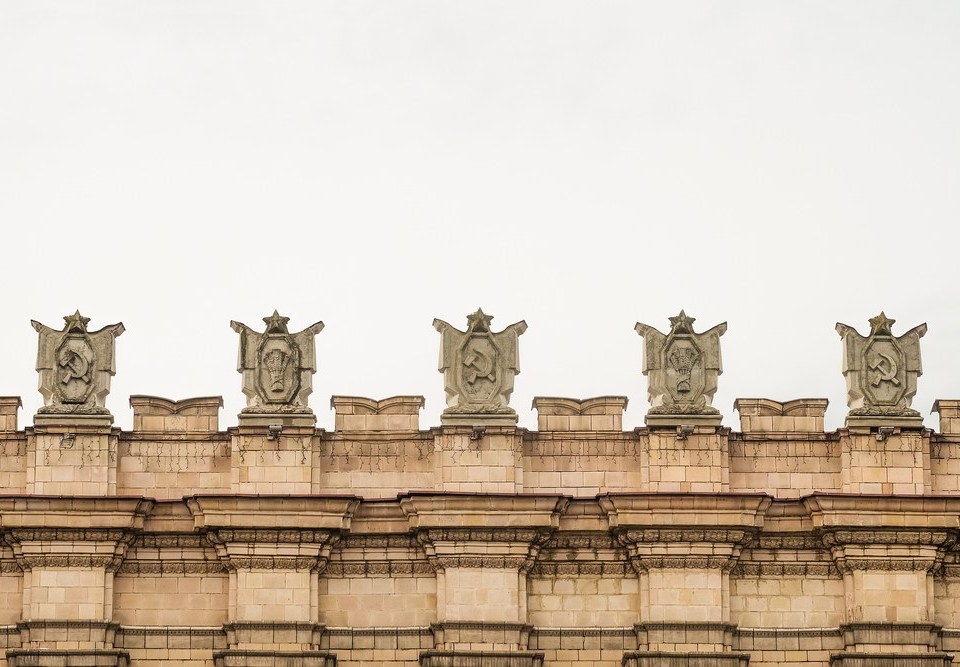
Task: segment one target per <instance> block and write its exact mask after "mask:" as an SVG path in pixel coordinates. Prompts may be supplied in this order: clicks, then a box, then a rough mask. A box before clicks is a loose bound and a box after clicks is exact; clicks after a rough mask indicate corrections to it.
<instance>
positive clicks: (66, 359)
mask: <svg viewBox="0 0 960 667" xmlns="http://www.w3.org/2000/svg"><path fill="white" fill-rule="evenodd" d="M57 364H58V365H59V366H60V368H61V369H62V371H61V375H60V381H61V382H64V383H66V382H69V381H70V380H82V381H83V382H90V378H88V377H87V374H88V372H89V370H90V364H89V363H88V362H87V360H86V359H84V358H83V356H82V355H80V354H79V353H78V352H76V351H75V350H70V349H65V350H62V351H61V352H60V357H59V358H58V359H57Z"/></svg>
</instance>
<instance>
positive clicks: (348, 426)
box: [0, 311, 960, 667]
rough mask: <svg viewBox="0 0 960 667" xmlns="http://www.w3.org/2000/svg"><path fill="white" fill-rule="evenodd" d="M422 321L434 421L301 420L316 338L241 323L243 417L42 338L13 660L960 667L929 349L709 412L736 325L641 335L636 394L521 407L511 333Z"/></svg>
mask: <svg viewBox="0 0 960 667" xmlns="http://www.w3.org/2000/svg"><path fill="white" fill-rule="evenodd" d="M490 319H491V318H490V317H489V316H487V315H485V314H484V313H483V312H482V311H477V313H474V314H473V315H471V316H470V317H469V318H468V326H467V328H466V330H464V331H460V330H459V329H457V328H455V327H454V326H453V325H450V324H448V323H446V322H442V321H439V320H438V321H436V322H435V326H436V328H437V330H438V331H439V332H440V335H441V355H440V364H439V368H440V370H441V372H443V374H444V386H445V389H446V392H447V403H448V405H447V409H446V410H445V411H444V413H443V417H442V419H441V424H440V425H439V426H434V427H432V428H429V429H422V428H421V425H420V423H419V412H420V409H421V408H422V406H423V399H422V397H419V396H395V397H391V398H386V399H383V400H373V399H370V398H362V397H350V396H334V397H333V398H332V399H331V401H330V403H331V406H332V408H333V409H334V410H335V414H336V416H335V428H334V429H333V431H324V430H321V429H317V428H316V420H315V417H314V415H313V412H312V411H311V408H310V407H309V405H308V402H309V395H310V389H311V381H312V375H313V370H314V368H315V363H314V347H313V337H314V336H315V335H316V334H317V333H319V332H320V330H321V329H322V326H323V325H322V324H321V323H317V324H315V325H313V326H312V327H308V328H307V329H304V330H303V331H301V332H299V333H290V332H289V330H288V326H287V320H286V318H283V317H281V316H280V315H278V314H277V313H274V315H273V316H271V317H268V318H264V321H265V325H266V326H265V328H264V330H263V331H262V332H261V331H257V330H255V329H253V328H250V327H247V326H246V325H243V324H241V323H236V322H235V323H233V325H234V328H235V329H236V331H237V332H238V334H239V337H240V341H239V342H240V354H239V363H238V368H239V370H240V373H241V375H242V377H243V391H244V394H245V395H246V396H247V407H246V408H245V409H244V410H243V411H242V412H241V414H240V415H239V417H238V419H237V423H236V424H235V425H231V426H229V427H227V428H226V429H225V430H223V429H221V423H220V415H219V411H220V408H221V406H222V401H221V399H220V398H219V397H203V398H190V399H186V400H180V401H172V400H167V399H164V398H159V397H152V396H133V397H131V398H130V405H131V406H132V408H133V413H134V427H133V430H131V431H122V430H120V429H117V428H115V427H114V426H113V420H112V417H111V416H110V414H109V412H108V411H107V402H106V398H107V396H108V392H109V383H110V377H111V376H112V374H113V373H114V372H115V363H114V345H115V339H116V337H117V336H119V335H120V334H122V333H123V326H122V325H119V324H118V325H113V326H112V327H106V328H104V329H101V330H99V331H90V330H89V329H88V327H87V323H88V321H87V320H86V318H83V317H82V316H80V314H79V313H76V314H75V315H73V316H68V317H67V318H65V320H66V325H65V326H64V327H63V329H62V330H55V329H51V328H49V327H46V326H44V325H42V324H39V323H34V325H35V327H36V328H37V331H38V333H39V338H40V341H39V353H38V361H37V367H38V371H39V373H40V385H41V393H42V394H43V396H44V407H43V408H41V410H40V411H39V412H38V414H37V415H36V416H35V417H34V418H33V424H32V425H30V426H27V427H26V428H24V429H22V430H21V429H20V428H19V426H18V408H19V406H20V400H19V399H18V398H15V397H11V398H0V443H2V448H3V456H2V457H0V489H2V495H0V533H2V544H0V601H2V602H0V643H2V648H3V650H2V651H0V661H2V660H5V661H6V662H5V664H6V665H8V666H9V667H73V666H77V667H81V666H83V667H115V666H121V667H123V666H126V665H128V664H133V665H144V666H145V667H146V666H149V667H168V666H169V667H172V666H173V665H174V664H176V665H178V666H183V667H214V666H215V667H331V666H333V665H340V666H349V667H354V666H360V665H379V666H382V667H397V666H404V667H413V666H419V665H423V666H427V667H533V666H537V665H544V666H545V667H561V666H562V667H572V666H573V665H578V666H587V667H614V666H620V665H628V666H631V667H641V666H644V667H647V666H651V667H652V666H670V667H673V666H681V665H682V666H692V667H701V666H702V667H707V666H714V665H717V666H721V667H728V666H729V667H734V666H736V667H741V666H745V665H748V664H749V665H751V666H753V667H768V666H770V667H772V666H773V665H792V666H796V667H827V666H828V665H829V666H831V667H833V666H837V667H928V666H930V667H932V666H933V665H937V666H945V665H949V664H950V663H951V661H952V656H953V655H954V653H955V652H957V651H958V650H960V560H958V554H960V551H958V545H957V537H958V535H960V474H958V473H960V401H953V400H940V401H938V402H937V403H936V404H935V405H934V410H935V411H937V412H938V413H939V417H940V428H939V430H938V431H937V432H933V431H931V430H929V429H926V428H924V427H923V425H922V421H921V419H920V415H919V413H917V412H916V411H915V410H914V409H913V408H912V407H911V405H910V400H911V398H912V396H913V394H914V393H915V391H916V382H917V377H918V376H919V375H920V373H921V372H922V369H921V365H920V356H919V340H920V337H922V336H923V333H924V332H925V327H923V326H921V327H915V328H914V329H911V330H910V331H908V332H907V333H906V334H903V335H901V336H899V337H897V336H894V335H893V333H892V330H891V325H892V320H889V319H887V318H886V317H885V316H883V315H882V314H881V316H878V318H874V320H871V331H870V333H869V334H868V335H866V336H861V335H860V334H859V333H857V331H856V330H855V329H853V328H852V327H848V326H846V325H838V333H839V334H840V337H841V344H842V345H843V350H844V366H843V369H842V372H843V373H844V375H845V377H846V379H847V385H848V393H849V397H850V401H849V404H850V410H849V414H848V417H847V421H846V425H845V427H844V428H841V429H838V430H836V431H830V432H826V431H825V430H824V423H823V418H824V411H825V409H826V407H827V401H826V400H825V399H797V400H792V401H787V402H783V403H781V402H777V401H773V400H768V399H748V398H741V399H739V400H738V401H737V402H736V406H735V407H736V410H737V411H738V414H739V423H738V424H736V428H731V427H729V426H725V425H724V424H723V423H722V422H723V418H722V416H721V415H720V413H719V411H718V410H717V409H716V408H714V407H712V406H711V405H710V403H711V398H712V396H713V392H714V391H715V390H716V385H717V381H718V380H717V379H718V376H719V375H720V374H721V373H722V366H721V363H720V348H719V345H720V338H721V336H722V334H723V332H724V330H725V328H726V327H725V325H717V326H716V327H713V328H712V329H709V330H708V331H705V332H702V333H696V332H695V330H694V328H693V325H692V322H693V320H692V318H689V317H687V316H686V315H685V314H684V313H682V312H681V313H680V315H678V316H677V317H675V318H671V326H670V329H669V331H667V332H665V333H662V332H660V331H658V330H656V329H655V328H654V327H651V326H648V325H643V324H638V325H637V330H638V333H640V334H641V335H642V336H643V348H644V373H645V374H646V375H647V378H648V381H649V387H650V405H651V407H650V410H649V412H648V413H647V415H646V418H645V423H644V425H643V426H639V427H627V428H625V425H624V423H623V412H624V409H625V407H626V404H627V399H626V398H625V397H622V396H601V397H596V398H588V399H585V400H581V399H574V398H561V397H539V398H537V399H535V400H534V407H535V408H536V410H537V412H538V418H537V423H538V428H537V430H536V431H530V430H527V429H524V428H519V427H517V425H516V413H515V412H514V410H513V409H512V408H511V407H510V405H509V400H510V393H511V391H512V388H513V382H514V376H515V375H516V373H517V372H518V370H519V364H518V348H519V337H520V336H521V335H522V333H523V331H524V330H525V328H526V325H525V324H524V323H522V322H519V323H516V324H515V325H511V326H510V327H507V328H506V329H504V330H503V331H500V332H494V331H493V330H492V329H491V326H490Z"/></svg>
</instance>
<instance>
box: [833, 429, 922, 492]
mask: <svg viewBox="0 0 960 667" xmlns="http://www.w3.org/2000/svg"><path fill="white" fill-rule="evenodd" d="M847 421H848V422H849V421H850V420H849V419H848V420H847ZM840 485H841V486H840V489H841V491H842V492H843V493H867V494H897V495H922V494H924V493H930V489H931V477H930V434H929V432H927V431H925V430H923V429H922V428H907V427H904V426H891V427H890V429H889V430H888V431H884V432H881V431H880V430H879V429H878V428H877V427H875V426H873V427H870V426H863V427H857V428H854V427H850V428H847V429H841V431H840Z"/></svg>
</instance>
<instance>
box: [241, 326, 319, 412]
mask: <svg viewBox="0 0 960 667" xmlns="http://www.w3.org/2000/svg"><path fill="white" fill-rule="evenodd" d="M263 321H264V323H266V325H267V327H266V330H265V331H263V333H261V332H258V331H254V330H253V329H251V328H250V327H248V326H247V325H246V324H243V323H242V322H235V321H231V322H230V326H231V327H233V330H234V331H236V332H237V333H238V334H240V352H239V356H238V361H237V371H238V372H240V373H241V374H242V376H243V393H244V395H245V396H246V397H247V407H245V408H244V409H243V412H253V413H257V412H259V413H279V412H310V408H309V407H307V397H308V396H309V395H310V393H311V392H312V391H313V374H314V373H316V371H317V364H316V351H315V346H314V337H315V336H316V335H317V334H318V333H320V332H321V331H323V322H316V323H315V324H311V325H310V326H309V327H307V328H306V329H304V330H303V331H300V332H298V333H295V334H291V333H290V331H289V330H288V329H287V322H289V321H290V318H289V317H283V316H281V315H280V314H279V313H278V312H277V311H273V315H271V316H270V317H264V318H263Z"/></svg>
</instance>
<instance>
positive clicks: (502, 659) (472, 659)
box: [420, 651, 543, 667]
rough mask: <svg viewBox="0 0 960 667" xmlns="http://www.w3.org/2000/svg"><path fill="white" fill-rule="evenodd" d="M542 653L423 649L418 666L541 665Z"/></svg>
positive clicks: (514, 666) (506, 666) (505, 666)
mask: <svg viewBox="0 0 960 667" xmlns="http://www.w3.org/2000/svg"><path fill="white" fill-rule="evenodd" d="M542 665H543V653H535V652H532V651H522V652H516V653H506V652H503V653H501V652H493V651H491V652H489V653H487V652H471V651H424V652H423V653H421V654H420V667H541V666H542Z"/></svg>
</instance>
